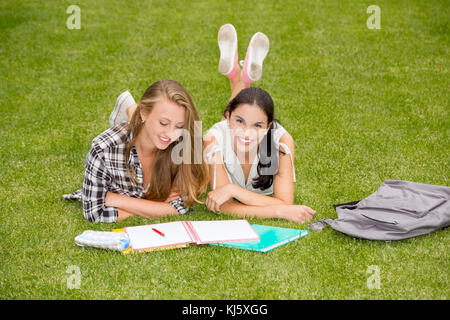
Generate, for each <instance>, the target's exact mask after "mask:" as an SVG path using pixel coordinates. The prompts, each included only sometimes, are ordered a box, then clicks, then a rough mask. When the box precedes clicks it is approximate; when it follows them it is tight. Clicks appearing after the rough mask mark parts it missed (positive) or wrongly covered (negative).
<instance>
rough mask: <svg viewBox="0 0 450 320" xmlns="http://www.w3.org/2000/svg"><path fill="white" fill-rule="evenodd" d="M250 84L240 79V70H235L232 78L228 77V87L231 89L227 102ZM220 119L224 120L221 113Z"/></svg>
mask: <svg viewBox="0 0 450 320" xmlns="http://www.w3.org/2000/svg"><path fill="white" fill-rule="evenodd" d="M248 87H250V85H246V84H245V83H244V80H242V76H241V72H240V71H239V72H236V75H235V76H234V78H233V79H230V89H231V97H230V100H228V102H230V101H231V100H233V98H234V97H236V96H237V94H238V93H239V92H241V90H242V89H245V88H248ZM222 120H225V117H224V116H223V115H222Z"/></svg>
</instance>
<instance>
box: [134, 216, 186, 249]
mask: <svg viewBox="0 0 450 320" xmlns="http://www.w3.org/2000/svg"><path fill="white" fill-rule="evenodd" d="M152 228H155V229H157V230H159V231H161V232H162V233H164V235H165V236H164V237H162V236H161V235H159V234H158V233H156V232H155V231H153V230H152ZM125 232H126V233H127V234H128V236H129V237H130V245H131V248H132V249H133V250H143V249H151V248H158V247H167V246H174V245H179V244H186V243H192V240H191V237H190V236H189V234H188V233H187V231H186V228H185V227H184V226H183V222H182V221H175V222H166V223H158V224H152V225H144V226H135V227H127V228H125Z"/></svg>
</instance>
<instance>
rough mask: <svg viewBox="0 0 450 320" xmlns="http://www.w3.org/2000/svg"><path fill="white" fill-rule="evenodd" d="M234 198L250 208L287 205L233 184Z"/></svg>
mask: <svg viewBox="0 0 450 320" xmlns="http://www.w3.org/2000/svg"><path fill="white" fill-rule="evenodd" d="M233 198H235V199H236V200H239V201H240V202H242V203H243V204H246V205H248V206H272V205H283V204H285V203H284V202H283V201H282V200H280V199H278V198H275V197H269V196H266V195H263V194H259V193H256V192H253V191H250V190H247V189H244V188H242V187H240V186H238V185H236V184H233Z"/></svg>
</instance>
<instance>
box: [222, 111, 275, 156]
mask: <svg viewBox="0 0 450 320" xmlns="http://www.w3.org/2000/svg"><path fill="white" fill-rule="evenodd" d="M228 125H229V127H230V132H231V139H232V142H233V145H234V146H236V147H237V148H238V149H239V150H240V151H245V152H248V151H250V150H252V149H253V148H255V147H257V146H258V145H259V143H260V142H261V140H262V139H263V138H264V135H265V134H266V133H267V131H268V129H269V127H270V125H271V123H268V118H267V115H266V114H265V112H264V111H263V110H262V109H261V108H260V107H258V106H256V105H251V104H246V103H244V104H240V105H238V106H237V107H236V109H234V110H233V112H231V114H229V115H228Z"/></svg>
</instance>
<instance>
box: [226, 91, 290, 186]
mask: <svg viewBox="0 0 450 320" xmlns="http://www.w3.org/2000/svg"><path fill="white" fill-rule="evenodd" d="M241 104H250V105H255V106H258V107H259V108H261V110H262V111H264V113H265V114H266V116H267V122H268V123H271V125H270V128H269V131H268V132H267V134H266V135H265V136H264V138H263V139H262V141H261V142H260V144H259V145H258V157H259V162H258V166H257V171H258V177H256V178H254V179H253V183H252V186H253V188H255V189H260V190H265V189H267V188H269V187H270V186H271V185H272V183H273V177H274V175H275V174H276V173H277V172H278V154H277V147H276V145H275V142H274V139H273V130H274V129H275V128H276V125H277V123H279V121H278V120H276V119H275V118H274V104H273V100H272V98H271V97H270V95H269V94H268V93H267V92H266V91H264V90H263V89H260V88H254V87H249V88H245V89H243V90H241V91H240V92H239V93H238V94H237V95H236V96H235V97H234V98H233V99H232V100H231V101H230V102H229V103H228V105H227V107H226V109H225V111H224V112H223V116H224V117H225V118H226V117H230V116H231V113H232V112H233V111H234V110H235V109H236V108H237V107H238V106H239V105H241ZM279 152H280V153H283V154H284V152H283V151H281V150H279Z"/></svg>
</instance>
